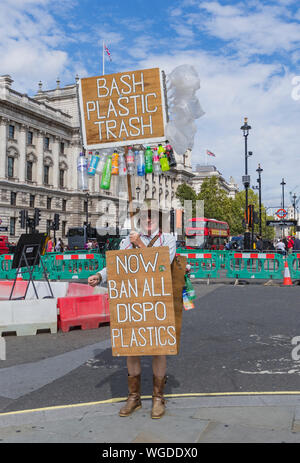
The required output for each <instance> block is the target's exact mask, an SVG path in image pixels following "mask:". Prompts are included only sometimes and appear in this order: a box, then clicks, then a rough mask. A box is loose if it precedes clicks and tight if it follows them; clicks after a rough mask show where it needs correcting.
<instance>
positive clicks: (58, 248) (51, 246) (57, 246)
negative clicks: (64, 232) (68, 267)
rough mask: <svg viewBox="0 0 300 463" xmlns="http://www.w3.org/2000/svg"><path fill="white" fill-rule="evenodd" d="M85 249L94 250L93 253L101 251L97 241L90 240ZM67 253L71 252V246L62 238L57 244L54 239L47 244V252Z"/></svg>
mask: <svg viewBox="0 0 300 463" xmlns="http://www.w3.org/2000/svg"><path fill="white" fill-rule="evenodd" d="M84 249H86V250H87V251H89V250H92V251H98V250H99V244H98V243H97V241H96V240H92V239H89V240H87V242H86V243H85V245H84ZM65 251H70V249H69V246H68V245H67V244H65V243H64V242H63V240H62V239H61V238H59V239H58V240H57V242H55V240H54V238H50V240H49V241H48V243H47V249H46V252H65Z"/></svg>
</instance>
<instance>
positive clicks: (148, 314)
mask: <svg viewBox="0 0 300 463" xmlns="http://www.w3.org/2000/svg"><path fill="white" fill-rule="evenodd" d="M169 256H170V254H169V248H168V247H167V246H163V247H159V248H158V247H153V248H143V249H130V250H121V251H108V252H107V253H106V264H107V276H108V295H109V311H110V329H111V343H112V355H113V356H124V355H126V356H132V355H137V356H138V355H176V354H177V352H178V350H177V340H176V326H175V313H174V304H173V292H172V278H171V269H170V263H169V262H170V257H169Z"/></svg>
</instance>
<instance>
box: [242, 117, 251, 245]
mask: <svg viewBox="0 0 300 463" xmlns="http://www.w3.org/2000/svg"><path fill="white" fill-rule="evenodd" d="M241 130H242V131H243V136H244V139H245V175H244V176H243V177H242V182H243V184H244V187H245V196H246V204H245V215H246V231H245V233H244V248H245V249H250V247H251V246H250V232H249V220H248V188H249V186H250V175H248V157H249V156H251V155H252V151H249V153H248V135H249V130H251V126H250V125H248V118H247V117H245V118H244V125H242V127H241Z"/></svg>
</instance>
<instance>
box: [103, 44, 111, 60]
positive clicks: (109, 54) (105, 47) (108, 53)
mask: <svg viewBox="0 0 300 463" xmlns="http://www.w3.org/2000/svg"><path fill="white" fill-rule="evenodd" d="M104 50H105V51H106V53H107V55H108V57H109V61H111V53H110V51H109V49H108V48H107V46H106V45H104Z"/></svg>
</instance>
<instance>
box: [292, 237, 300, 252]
mask: <svg viewBox="0 0 300 463" xmlns="http://www.w3.org/2000/svg"><path fill="white" fill-rule="evenodd" d="M293 251H300V240H299V238H296V237H295V239H294V245H293Z"/></svg>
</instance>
